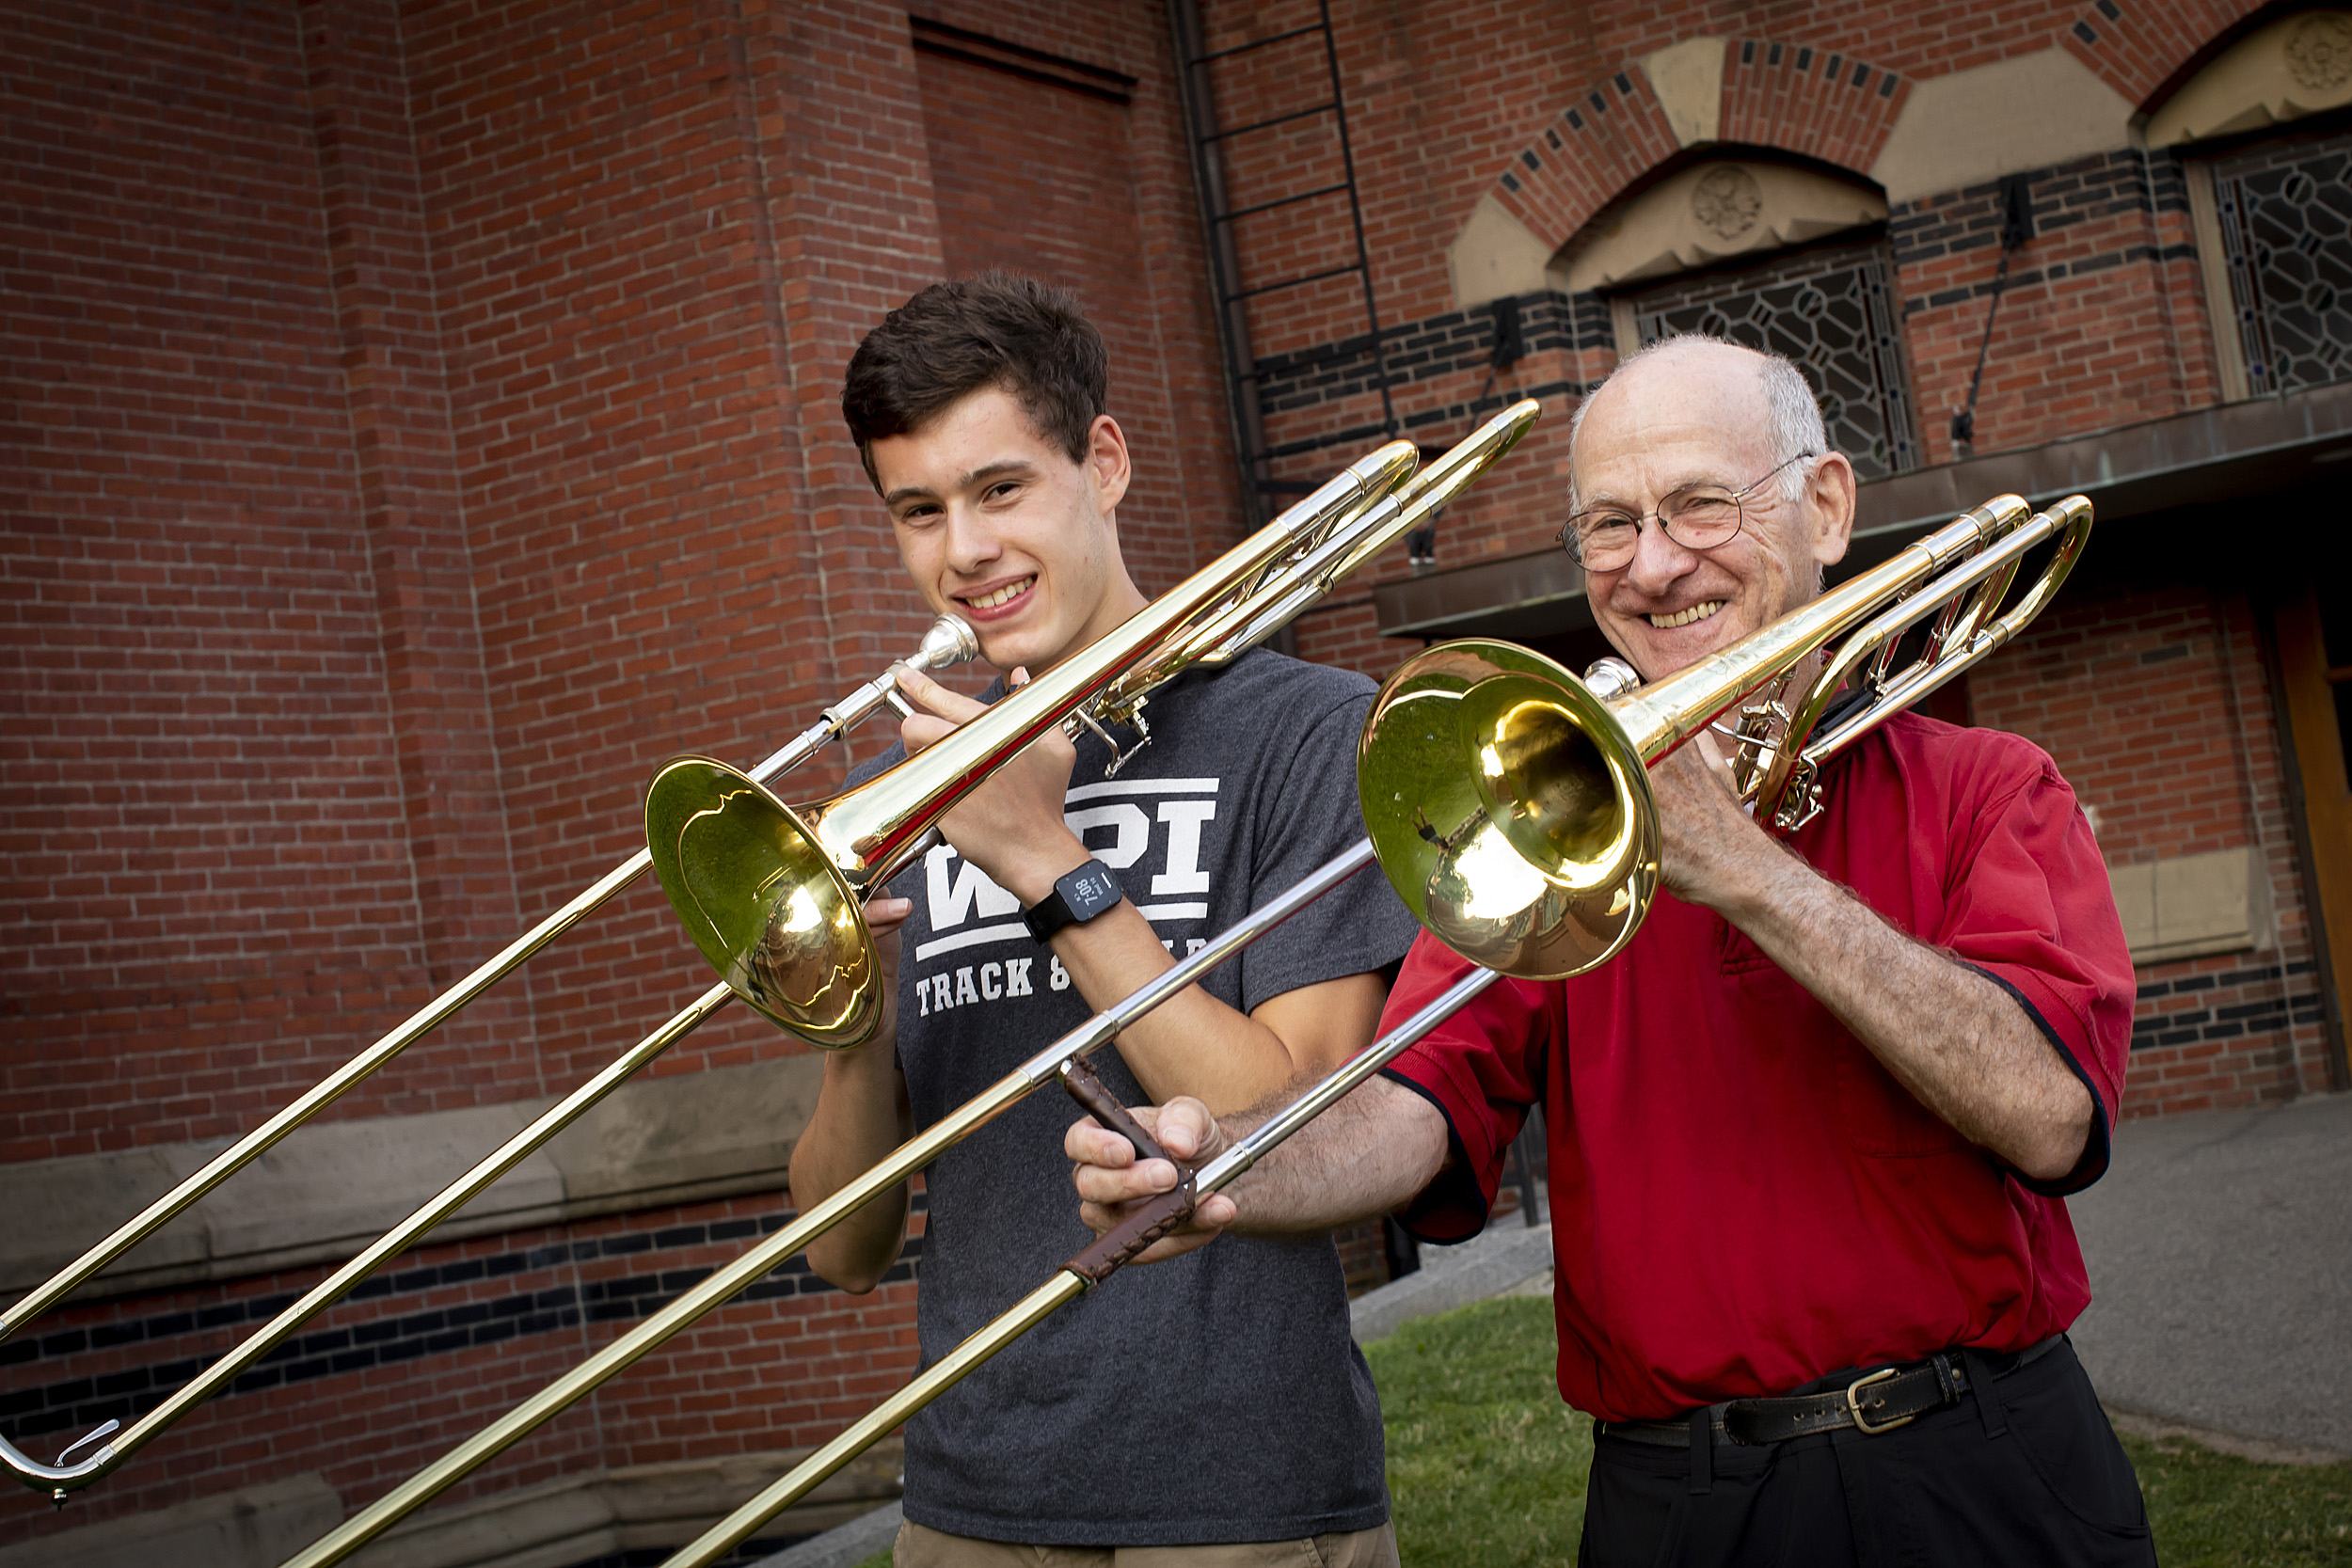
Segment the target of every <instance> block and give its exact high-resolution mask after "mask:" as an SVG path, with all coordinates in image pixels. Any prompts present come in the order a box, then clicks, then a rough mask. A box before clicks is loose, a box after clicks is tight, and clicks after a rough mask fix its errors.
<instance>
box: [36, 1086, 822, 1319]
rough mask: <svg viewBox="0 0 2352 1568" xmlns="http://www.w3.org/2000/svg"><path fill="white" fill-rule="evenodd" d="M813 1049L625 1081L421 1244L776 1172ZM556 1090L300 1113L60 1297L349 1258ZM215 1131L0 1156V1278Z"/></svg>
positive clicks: (780, 1173) (802, 1114) (97, 1216)
mask: <svg viewBox="0 0 2352 1568" xmlns="http://www.w3.org/2000/svg"><path fill="white" fill-rule="evenodd" d="M823 1070H824V1069H823V1065H822V1062H821V1060H820V1059H819V1058H818V1057H817V1056H816V1055H814V1054H810V1055H803V1056H790V1057H786V1058H783V1059H781V1060H777V1061H769V1062H760V1063H755V1064H753V1065H750V1066H747V1067H737V1068H721V1069H713V1070H711V1071H708V1072H697V1073H686V1074H681V1075H678V1076H675V1077H670V1078H652V1079H644V1080H641V1081H639V1082H636V1083H632V1084H628V1085H623V1086H622V1087H621V1088H619V1089H617V1090H615V1091H614V1092H613V1093H612V1095H611V1096H610V1097H608V1098H607V1099H606V1100H605V1101H604V1102H603V1103H602V1104H600V1105H597V1106H595V1107H593V1108H592V1109H590V1110H589V1111H588V1112H587V1114H586V1115H584V1116H582V1117H580V1120H579V1121H578V1122H575V1123H574V1124H573V1125H572V1126H571V1127H569V1128H567V1129H565V1130H564V1132H563V1133H561V1134H560V1135H558V1136H557V1137H556V1138H555V1139H554V1140H553V1141H552V1142H551V1143H548V1145H546V1146H545V1147H543V1148H540V1149H539V1150H538V1151H537V1152H535V1153H533V1154H532V1155H531V1156H530V1157H529V1158H527V1159H525V1160H524V1161H523V1162H522V1163H521V1164H518V1165H516V1167H515V1169H514V1170H512V1171H510V1172H508V1173H507V1174H506V1176H505V1177H504V1178H502V1179H501V1180H500V1181H499V1182H498V1183H497V1184H496V1185H495V1186H493V1187H491V1188H490V1189H489V1191H487V1192H485V1193H484V1194H483V1195H482V1196H479V1197H477V1198H475V1199H474V1201H473V1203H472V1204H471V1205H470V1206H469V1208H467V1209H466V1210H465V1211H464V1212H460V1213H459V1214H457V1215H455V1216H453V1218H451V1219H450V1220H449V1221H448V1222H447V1223H445V1224H443V1225H442V1226H441V1227H440V1228H438V1229H437V1230H436V1231H434V1232H433V1233H432V1236H431V1240H432V1241H433V1242H445V1241H455V1240H459V1239H462V1238H464V1237H467V1236H478V1235H484V1234H491V1233H496V1232H500V1231H506V1230H515V1229H520V1228H523V1227H529V1226H534V1225H548V1224H553V1223H557V1222H560V1221H565V1220H578V1219H585V1218H589V1217H591V1216H594V1215H598V1214H612V1213H625V1212H630V1211H633V1210H640V1209H649V1208H656V1207H660V1206H664V1205H669V1204H677V1203H695V1202H704V1201H707V1200H708V1199H711V1198H718V1197H726V1196H735V1195H737V1194H740V1193H750V1192H774V1191H777V1190H779V1189H781V1188H783V1187H784V1186H785V1185H786V1184H787V1162H788V1161H789V1160H790V1158H791V1153H792V1144H793V1141H794V1140H795V1139H796V1138H798V1137H799V1136H800V1132H801V1129H802V1128H803V1126H805V1125H806V1124H807V1121H808V1117H809V1113H810V1112H811V1111H812V1110H813V1109H814V1108H815V1106H816V1103H817V1088H818V1082H819V1080H820V1078H821V1077H822V1074H823ZM554 1098H555V1097H552V1096H551V1097H548V1099H544V1100H528V1101H512V1102H509V1103H507V1104H504V1105H481V1106H473V1107H469V1108H468V1109H465V1110H459V1111H438V1112H432V1113H428V1114H426V1115H422V1116H413V1117H376V1118H372V1119H369V1120H364V1121H338V1122H329V1123H326V1124H324V1125H320V1124H315V1123H314V1124H312V1125H311V1126H309V1127H305V1128H303V1129H301V1130H300V1131H298V1132H295V1133H294V1134H293V1135H292V1136H291V1137H289V1138H287V1139H286V1141H285V1142H283V1143H281V1144H279V1145H278V1147H277V1148H274V1149H272V1150H270V1151H269V1152H268V1153H267V1154H265V1155H263V1156H262V1158H261V1159H259V1160H257V1161H255V1162H254V1163H253V1164H250V1165H248V1166H246V1168H245V1169H244V1170H242V1171H240V1172H238V1173H237V1174H236V1175H234V1176H232V1177H230V1179H229V1180H227V1181H226V1182H224V1183H223V1184H222V1185H221V1186H220V1187H219V1188H218V1189H217V1190H216V1191H215V1192H214V1193H212V1194H211V1195H210V1196H207V1197H205V1198H204V1199H203V1200H202V1201H201V1202H199V1203H198V1204H197V1205H196V1206H195V1207H194V1208H192V1209H190V1210H188V1211H187V1212H185V1213H183V1214H181V1215H180V1216H179V1217H178V1218H177V1219H175V1220H173V1221H172V1222H171V1223H170V1224H168V1225H167V1226H165V1227H163V1228H162V1229H161V1230H160V1231H158V1232H157V1233H156V1234H154V1235H153V1236H151V1237H149V1238H148V1239H147V1240H146V1241H144V1242H142V1243H139V1245H137V1246H136V1247H134V1248H133V1249H132V1250H131V1251H130V1252H129V1253H128V1254H127V1255H125V1256H124V1257H123V1258H121V1259H119V1260H118V1261H117V1262H116V1263H115V1265H114V1266H113V1267H112V1268H110V1269H108V1270H107V1271H106V1272H105V1273H103V1274H102V1275H99V1277H98V1278H97V1279H95V1280H93V1281H92V1282H91V1283H90V1284H88V1285H87V1286H85V1287H84V1288H83V1289H82V1291H81V1292H80V1293H79V1294H78V1295H77V1296H76V1297H75V1299H76V1300H84V1301H86V1300H89V1299H92V1298H94V1297H100V1296H108V1295H124V1294H131V1293H135V1292H140V1291H156V1290H163V1289H167V1288H170V1287H174V1286H180V1285H188V1284H198V1283H202V1282H205V1281H209V1280H219V1279H235V1278H242V1277H246V1276H247V1275H257V1274H266V1273H269V1272H272V1271H274V1270H278V1269H286V1268H295V1267H300V1266H304V1265H307V1264H311V1263H319V1262H326V1261H330V1260H337V1259H344V1258H349V1257H351V1256H353V1255H354V1254H356V1253H358V1251H359V1250H360V1249H361V1248H362V1247H364V1246H366V1245H367V1244H368V1243H370V1242H372V1241H373V1240H374V1238H375V1237H377V1236H378V1235H381V1234H382V1233H383V1232H384V1231H386V1230H388V1229H389V1228H390V1227H392V1226H393V1225H394V1224H396V1223H398V1222H399V1221H400V1220H401V1219H402V1218H404V1217H405V1216H406V1215H407V1214H408V1213H409V1212H412V1211H413V1210H415V1209H416V1208H417V1207H419V1206H420V1205H421V1204H422V1203H423V1202H424V1201H425V1200H426V1199H427V1198H429V1197H431V1196H433V1195H434V1194H435V1193H437V1192H438V1191H439V1190H440V1189H441V1187H442V1186H444V1185H446V1184H447V1183H448V1182H449V1181H450V1180H453V1179H454V1178H455V1177H456V1176H457V1175H458V1173H459V1172H461V1171H463V1170H464V1169H465V1168H466V1167H467V1166H469V1165H470V1164H472V1163H473V1162H474V1161H476V1160H478V1159H480V1158H481V1157H482V1156H483V1155H485V1154H486V1153H488V1152H489V1151H490V1150H491V1149H493V1148H496V1147H498V1145H499V1144H501V1143H502V1142H503V1141H504V1140H505V1139H506V1138H508V1137H509V1136H511V1135H512V1134H513V1133H514V1132H516V1131H518V1130H519V1129H521V1128H522V1127H524V1126H526V1125H527V1124H528V1123H529V1122H530V1121H531V1119H532V1117H536V1116H537V1115H538V1114H539V1113H540V1112H541V1111H542V1110H544V1109H545V1108H546V1107H547V1106H548V1105H550V1104H552V1103H554ZM229 1142H230V1140H228V1139H215V1140H210V1141H207V1142H202V1143H187V1144H169V1145H163V1146H160V1147H155V1148H138V1149H129V1150H124V1151H122V1152H119V1153H113V1154H95V1155H83V1156H77V1157H74V1158H72V1159H65V1160H39V1161H31V1162H27V1163H25V1164H17V1165H10V1166H8V1167H6V1168H7V1174H8V1194H9V1198H10V1201H9V1202H8V1205H6V1207H5V1208H4V1209H0V1291H8V1292H10V1293H13V1292H17V1291H24V1290H27V1289H30V1288H31V1287H32V1286H34V1285H37V1284H39V1283H40V1281H41V1280H43V1279H46V1278H47V1277H49V1275H52V1274H54V1273H55V1272H56V1270H57V1269H59V1268H62V1267H63V1266H64V1265H65V1264H66V1263H67V1262H69V1261H71V1260H72V1258H73V1257H74V1256H75V1255H76V1254H77V1253H78V1252H79V1250H80V1249H81V1248H83V1247H87V1246H88V1245H90V1244H91V1243H94V1242H96V1241H98V1240H99V1239H100V1238H101V1237H103V1236H104V1235H106V1234H107V1233H108V1232H109V1231H111V1230H112V1229H113V1228H114V1227H116V1226H118V1225H120V1224H121V1223H122V1222H123V1221H124V1220H125V1219H127V1218H128V1217H129V1216H131V1215H132V1214H134V1213H136V1212H138V1211H139V1209H140V1208H141V1207H143V1206H144V1205H145V1204H147V1203H149V1202H151V1201H152V1200H153V1199H154V1198H155V1197H157V1196H160V1195H162V1194H163V1193H165V1192H166V1191H167V1190H169V1188H170V1187H171V1186H172V1184H173V1183H175V1182H176V1181H178V1180H181V1179H182V1178H183V1177H184V1176H186V1175H187V1174H189V1173H190V1172H192V1171H194V1170H196V1169H198V1168H199V1166H201V1165H202V1164H203V1163H204V1162H205V1161H206V1160H208V1159H210V1158H212V1156H213V1155H214V1154H215V1153H217V1152H218V1151H219V1150H220V1149H222V1148H226V1147H228V1144H229Z"/></svg>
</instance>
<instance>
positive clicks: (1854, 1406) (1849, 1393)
mask: <svg viewBox="0 0 2352 1568" xmlns="http://www.w3.org/2000/svg"><path fill="white" fill-rule="evenodd" d="M1894 1375H1895V1369H1894V1368H1892V1367H1882V1368H1880V1369H1879V1370H1877V1371H1875V1372H1872V1373H1871V1374H1870V1375H1869V1376H1868V1377H1858V1378H1855V1379H1854V1380H1853V1381H1852V1382H1851V1383H1849V1384H1848V1385H1846V1409H1847V1411H1848V1412H1849V1413H1851V1415H1852V1417H1853V1424H1854V1425H1855V1426H1857V1427H1859V1428H1861V1429H1862V1431H1863V1433H1864V1434H1865V1435H1867V1436H1870V1437H1876V1436H1877V1435H1878V1434H1879V1433H1882V1432H1892V1431H1894V1430H1895V1429H1896V1428H1897V1427H1899V1426H1909V1425H1910V1424H1911V1423H1912V1422H1913V1421H1914V1420H1915V1419H1916V1417H1912V1416H1898V1417H1896V1418H1894V1419H1893V1420H1891V1421H1882V1422H1880V1423H1879V1424H1877V1425H1876V1426H1873V1425H1871V1423H1870V1418H1869V1417H1867V1416H1865V1415H1864V1414H1863V1413H1862V1402H1861V1401H1860V1400H1859V1399H1856V1398H1855V1397H1854V1396H1855V1395H1857V1394H1859V1393H1861V1392H1862V1390H1863V1389H1865V1388H1867V1387H1868V1386H1870V1385H1872V1384H1873V1383H1884V1382H1885V1381H1886V1380H1887V1379H1888V1378H1890V1377H1893V1376H1894Z"/></svg>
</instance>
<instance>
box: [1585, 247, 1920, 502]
mask: <svg viewBox="0 0 2352 1568" xmlns="http://www.w3.org/2000/svg"><path fill="white" fill-rule="evenodd" d="M1632 304H1633V312H1634V324H1635V329H1636V330H1637V331H1638V332H1639V333H1640V335H1641V340H1642V341H1643V342H1645V343H1650V342H1655V341H1658V340H1659V339H1661V338H1664V337H1670V336H1672V335H1673V334H1675V333H1677V332H1704V333H1707V334H1708V335H1709V336H1712V337H1717V338H1728V339H1729V340H1731V341H1733V342H1735V343H1744V344H1746V345H1747V346H1749V347H1750V348H1758V349H1764V350H1767V351H1769V352H1771V353H1773V354H1778V355H1782V356H1786V357H1788V358H1789V359H1791V360H1793V361H1795V363H1796V365H1797V367H1798V368H1799V369H1800V370H1802V371H1803V372H1804V378H1805V380H1806V381H1808V382H1810V383H1811V384H1812V387H1813V395H1814V397H1815V398H1817V399H1818V400H1820V404H1821V421H1822V423H1824V424H1826V425H1827V426H1828V427H1829V439H1830V444H1831V445H1832V446H1834V447H1836V449H1837V450H1838V451H1842V452H1844V453H1845V454H1846V455H1847V456H1848V457H1850V458H1851V459H1852V460H1853V466H1854V472H1855V473H1857V474H1859V475H1860V476H1861V477H1862V478H1864V479H1878V478H1882V477H1883V476H1884V475H1887V474H1894V473H1901V472H1902V471H1903V470H1905V469H1907V468H1913V467H1917V466H1918V463H1919V438H1918V434H1917V431H1916V429H1915V426H1914V424H1913V422H1912V412H1911V390H1910V387H1909V384H1908V381H1907V378H1906V377H1905V376H1904V374H1903V361H1902V342H1901V339H1900V337H1899V325H1900V319H1901V311H1900V310H1899V308H1898V307H1897V304H1896V301H1895V294H1894V291H1893V289H1892V288H1891V287H1889V285H1888V282H1887V265H1886V256H1885V251H1884V249H1883V246H1880V245H1842V246H1838V247H1836V248H1834V249H1825V250H1806V251H1799V252H1796V253H1795V254H1793V255H1788V256H1782V257H1778V258H1775V259H1774V260H1772V261H1768V262H1766V263H1764V264H1763V265H1761V266H1756V267H1748V268H1742V269H1741V270H1740V271H1738V272H1731V273H1708V274H1705V275H1702V276H1700V277H1690V278H1680V279H1677V280H1676V281H1675V282H1673V283H1671V284H1668V285H1666V286H1665V287H1663V288H1659V289H1653V290H1650V291H1648V292H1646V293H1642V294H1640V295H1637V296H1636V297H1635V298H1634V300H1633V302H1632Z"/></svg>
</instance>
